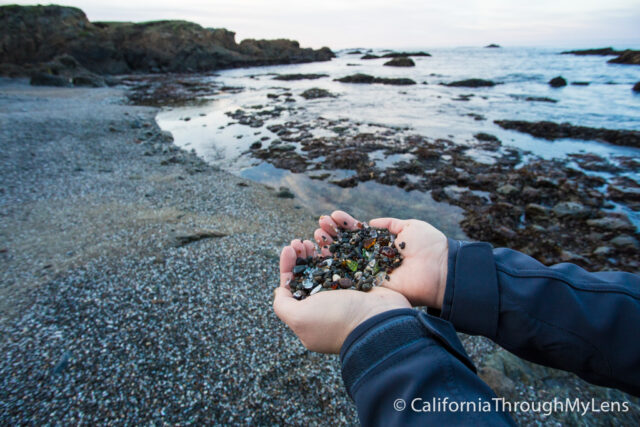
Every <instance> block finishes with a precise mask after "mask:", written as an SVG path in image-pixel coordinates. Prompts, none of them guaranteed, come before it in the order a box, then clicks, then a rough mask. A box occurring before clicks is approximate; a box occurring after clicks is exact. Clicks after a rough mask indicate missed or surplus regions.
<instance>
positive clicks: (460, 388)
mask: <svg viewBox="0 0 640 427" xmlns="http://www.w3.org/2000/svg"><path fill="white" fill-rule="evenodd" d="M448 266H449V268H448V276H447V287H446V290H445V296H444V303H443V306H442V310H430V311H429V313H431V314H438V315H439V316H440V317H441V318H438V317H435V316H432V315H429V314H425V313H422V312H419V311H417V310H410V309H402V310H392V311H389V312H386V313H383V314H380V315H378V316H375V317H373V318H371V319H369V320H367V321H366V322H363V323H362V324H361V325H359V326H358V327H357V328H356V329H355V330H354V331H353V332H352V333H351V334H350V335H349V337H348V338H347V340H346V341H345V343H344V345H343V347H342V351H341V354H340V357H341V360H342V365H343V378H344V379H345V384H346V385H347V389H348V392H349V395H350V396H351V397H352V398H353V399H354V400H355V403H356V406H357V409H358V415H359V417H360V421H361V422H362V424H363V425H365V426H369V425H418V424H419V425H424V424H436V423H438V424H443V425H469V424H472V423H473V424H476V425H504V424H512V423H513V421H512V420H511V418H510V417H509V416H508V415H507V414H504V413H501V412H495V411H491V412H480V411H476V412H472V411H458V412H451V411H432V412H417V411H414V410H413V409H412V408H411V402H412V401H413V399H416V398H419V399H422V400H421V401H420V402H429V401H432V400H433V401H434V402H436V401H438V402H442V401H443V399H445V398H446V399H449V401H450V402H451V401H455V402H472V401H477V402H481V401H482V402H487V401H489V402H490V401H491V399H492V398H494V397H495V394H494V393H493V392H492V391H491V389H489V387H488V386H487V385H486V384H484V383H483V382H482V381H481V380H480V379H479V378H478V377H477V375H476V374H475V369H474V367H473V365H472V364H471V362H470V360H469V358H468V356H467V355H466V353H465V352H464V350H463V349H462V346H461V344H460V342H459V340H458V338H457V335H456V333H455V330H454V327H455V328H456V329H457V330H459V331H464V332H466V333H469V334H476V335H484V336H486V337H488V338H490V339H492V340H494V341H495V342H496V343H498V344H499V345H501V346H502V347H504V348H506V349H507V350H509V351H511V352H513V353H514V354H516V355H518V356H520V357H522V358H524V359H527V360H530V361H533V362H536V363H540V364H543V365H547V366H551V367H555V368H559V369H564V370H567V371H571V372H574V373H576V374H577V375H579V376H580V377H582V378H584V379H585V380H587V381H589V382H592V383H594V384H598V385H603V386H607V387H615V388H619V389H620V390H623V391H625V392H627V393H630V394H634V395H636V396H638V395H640V276H638V275H634V274H630V273H622V272H600V273H589V272H587V271H585V270H584V269H582V268H580V267H577V266H575V265H572V264H558V265H555V266H551V267H546V266H544V265H542V264H541V263H539V262H538V261H536V260H535V259H533V258H531V257H529V256H526V255H524V254H522V253H519V252H517V251H513V250H510V249H496V250H492V248H491V246H490V245H489V244H487V243H467V242H461V241H456V240H449V260H448ZM443 319H444V320H443ZM396 399H403V400H404V402H406V405H407V407H406V408H405V409H404V410H402V411H397V410H395V409H394V402H395V400H396ZM419 406H420V405H418V407H419Z"/></svg>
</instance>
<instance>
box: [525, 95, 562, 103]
mask: <svg viewBox="0 0 640 427" xmlns="http://www.w3.org/2000/svg"><path fill="white" fill-rule="evenodd" d="M524 100H525V101H529V102H551V103H556V102H558V100H556V99H553V98H549V97H546V96H527V97H526V98H525V99H524Z"/></svg>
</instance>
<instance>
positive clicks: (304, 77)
mask: <svg viewBox="0 0 640 427" xmlns="http://www.w3.org/2000/svg"><path fill="white" fill-rule="evenodd" d="M322 77H329V74H280V75H278V76H275V77H274V78H273V80H284V81H291V80H316V79H320V78H322Z"/></svg>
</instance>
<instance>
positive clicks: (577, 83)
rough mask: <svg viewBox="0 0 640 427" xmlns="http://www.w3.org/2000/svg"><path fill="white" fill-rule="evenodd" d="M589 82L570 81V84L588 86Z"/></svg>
mask: <svg viewBox="0 0 640 427" xmlns="http://www.w3.org/2000/svg"><path fill="white" fill-rule="evenodd" d="M589 84H590V83H589V82H571V85H572V86H589Z"/></svg>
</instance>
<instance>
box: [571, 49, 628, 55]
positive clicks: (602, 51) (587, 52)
mask: <svg viewBox="0 0 640 427" xmlns="http://www.w3.org/2000/svg"><path fill="white" fill-rule="evenodd" d="M560 53H561V54H562V55H599V56H607V55H620V54H621V53H622V51H620V50H615V49H614V48H612V47H601V48H597V49H583V50H565V51H564V52H560Z"/></svg>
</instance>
